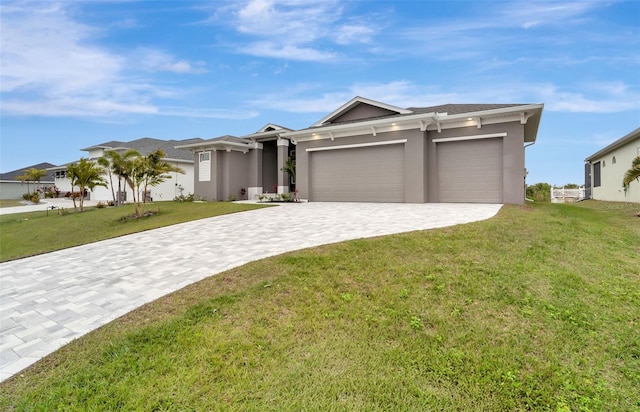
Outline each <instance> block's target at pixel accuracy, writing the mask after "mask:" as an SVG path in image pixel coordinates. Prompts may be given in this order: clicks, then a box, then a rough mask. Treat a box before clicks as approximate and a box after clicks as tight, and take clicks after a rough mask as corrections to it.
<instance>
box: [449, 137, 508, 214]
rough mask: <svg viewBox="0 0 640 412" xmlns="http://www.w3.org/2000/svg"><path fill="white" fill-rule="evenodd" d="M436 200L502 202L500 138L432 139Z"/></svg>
mask: <svg viewBox="0 0 640 412" xmlns="http://www.w3.org/2000/svg"><path fill="white" fill-rule="evenodd" d="M436 151H437V159H438V191H439V194H440V196H439V201H440V202H443V203H448V202H469V203H502V190H503V183H502V138H491V139H477V140H462V141H454V142H439V143H436Z"/></svg>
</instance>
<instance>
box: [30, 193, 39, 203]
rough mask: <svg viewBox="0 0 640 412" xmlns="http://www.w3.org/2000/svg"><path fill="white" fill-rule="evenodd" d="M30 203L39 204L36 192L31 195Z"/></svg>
mask: <svg viewBox="0 0 640 412" xmlns="http://www.w3.org/2000/svg"><path fill="white" fill-rule="evenodd" d="M29 200H31V203H40V195H39V194H38V192H34V193H32V194H31V199H29Z"/></svg>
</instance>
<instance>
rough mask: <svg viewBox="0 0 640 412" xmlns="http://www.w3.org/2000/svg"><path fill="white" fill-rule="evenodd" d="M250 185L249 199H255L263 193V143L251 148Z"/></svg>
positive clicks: (248, 190) (248, 187) (248, 189)
mask: <svg viewBox="0 0 640 412" xmlns="http://www.w3.org/2000/svg"><path fill="white" fill-rule="evenodd" d="M248 155H249V185H248V186H247V199H249V200H254V199H255V198H256V196H257V195H259V194H262V144H259V143H258V144H256V147H255V148H253V149H251V150H249V153H248Z"/></svg>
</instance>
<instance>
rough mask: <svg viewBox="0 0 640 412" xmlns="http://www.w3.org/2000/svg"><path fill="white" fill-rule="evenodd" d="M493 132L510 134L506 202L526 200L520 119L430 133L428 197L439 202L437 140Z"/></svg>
mask: <svg viewBox="0 0 640 412" xmlns="http://www.w3.org/2000/svg"><path fill="white" fill-rule="evenodd" d="M493 133H507V136H506V137H504V138H503V144H504V146H503V167H504V169H503V203H514V204H522V203H524V195H525V183H524V178H525V164H524V148H523V146H524V125H522V124H520V123H519V122H511V123H501V124H490V125H485V126H482V127H481V128H477V127H475V126H471V127H463V128H456V129H445V130H442V132H440V133H438V131H435V130H432V131H429V132H428V141H427V144H426V146H427V147H426V150H425V152H426V156H427V189H428V190H427V193H428V195H427V200H426V201H428V202H439V201H440V200H439V199H438V193H439V187H438V162H437V158H436V143H434V142H433V139H442V138H448V137H461V136H476V135H484V134H493Z"/></svg>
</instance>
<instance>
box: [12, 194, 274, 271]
mask: <svg viewBox="0 0 640 412" xmlns="http://www.w3.org/2000/svg"><path fill="white" fill-rule="evenodd" d="M260 207H265V206H263V205H252V204H238V203H229V202H204V203H196V202H182V203H179V202H156V203H152V204H148V205H147V210H150V211H157V212H158V213H157V214H156V215H154V216H152V217H145V218H142V219H137V220H136V219H128V218H127V216H131V215H132V214H133V204H129V205H124V206H121V207H117V208H103V209H96V208H86V209H85V211H84V212H82V213H75V212H74V210H73V209H72V208H71V209H65V210H64V213H63V214H62V215H61V214H59V211H57V210H53V211H48V212H45V211H41V212H29V213H18V214H10V215H1V216H0V262H4V261H7V260H12V259H17V258H21V257H26V256H32V255H36V254H39V253H45V252H52V251H54V250H58V249H64V248H68V247H71V246H77V245H82V244H86V243H90V242H96V241H98V240H104V239H108V238H112V237H117V236H122V235H127V234H130V233H135V232H141V231H143V230H149V229H155V228H158V227H162V226H168V225H173V224H176V223H182V222H188V221H191V220H196V219H203V218H206V217H212V216H218V215H223V214H227V213H235V212H242V211H245V210H251V209H256V208H260Z"/></svg>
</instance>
